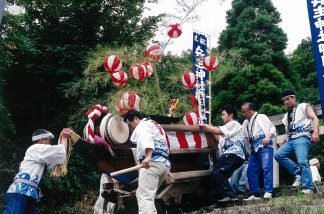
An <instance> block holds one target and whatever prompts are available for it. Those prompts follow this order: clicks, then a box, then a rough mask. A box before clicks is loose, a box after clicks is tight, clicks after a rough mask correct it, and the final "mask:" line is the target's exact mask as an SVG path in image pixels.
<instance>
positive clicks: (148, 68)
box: [143, 62, 154, 77]
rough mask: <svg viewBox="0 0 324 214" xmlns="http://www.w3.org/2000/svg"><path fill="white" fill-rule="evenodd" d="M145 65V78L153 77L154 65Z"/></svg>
mask: <svg viewBox="0 0 324 214" xmlns="http://www.w3.org/2000/svg"><path fill="white" fill-rule="evenodd" d="M143 65H144V66H145V68H146V76H145V77H149V76H151V75H152V74H153V72H154V66H153V64H152V63H150V62H144V63H143Z"/></svg>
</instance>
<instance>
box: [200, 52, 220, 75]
mask: <svg viewBox="0 0 324 214" xmlns="http://www.w3.org/2000/svg"><path fill="white" fill-rule="evenodd" d="M203 65H204V67H205V68H206V69H207V71H214V70H216V69H217V67H218V65H219V61H218V58H217V57H216V56H213V55H210V56H207V57H205V58H204V60H203Z"/></svg>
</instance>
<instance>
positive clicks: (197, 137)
mask: <svg viewBox="0 0 324 214" xmlns="http://www.w3.org/2000/svg"><path fill="white" fill-rule="evenodd" d="M166 136H167V143H168V146H169V148H170V150H172V149H187V148H206V147H208V139H207V137H206V133H204V132H174V131H167V132H166Z"/></svg>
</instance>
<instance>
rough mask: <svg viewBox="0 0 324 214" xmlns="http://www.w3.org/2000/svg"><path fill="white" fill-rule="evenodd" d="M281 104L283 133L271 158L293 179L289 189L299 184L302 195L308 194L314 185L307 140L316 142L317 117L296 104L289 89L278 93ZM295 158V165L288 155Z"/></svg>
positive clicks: (312, 112)
mask: <svg viewBox="0 0 324 214" xmlns="http://www.w3.org/2000/svg"><path fill="white" fill-rule="evenodd" d="M282 101H283V103H284V104H285V106H286V107H287V109H288V112H287V113H286V114H285V115H284V118H283V119H282V122H283V124H284V125H285V128H286V134H285V135H284V137H283V139H282V140H281V141H279V142H278V144H279V145H281V147H280V148H279V149H278V150H277V151H276V152H275V155H274V157H275V159H276V160H277V161H278V162H279V164H280V165H282V166H284V167H285V168H286V169H287V170H288V171H289V173H290V174H292V175H294V176H295V182H294V184H293V186H295V187H297V186H300V185H302V188H303V190H302V193H304V194H312V193H313V189H314V185H313V182H312V173H311V170H310V168H309V164H308V151H309V149H310V147H311V141H313V142H314V143H318V142H319V141H320V138H319V135H318V132H319V121H318V118H317V116H316V114H315V112H314V111H313V109H312V108H311V106H310V105H309V104H307V103H300V104H298V103H297V102H296V95H295V92H294V91H293V90H286V91H284V92H283V94H282ZM293 154H294V155H295V156H296V158H297V163H295V162H294V161H292V160H291V159H290V158H288V157H290V156H291V155H293Z"/></svg>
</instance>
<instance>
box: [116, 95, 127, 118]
mask: <svg viewBox="0 0 324 214" xmlns="http://www.w3.org/2000/svg"><path fill="white" fill-rule="evenodd" d="M116 110H117V112H118V114H119V115H123V114H125V113H126V112H127V109H126V108H125V107H124V106H123V104H122V99H121V98H120V99H119V100H117V102H116Z"/></svg>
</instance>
